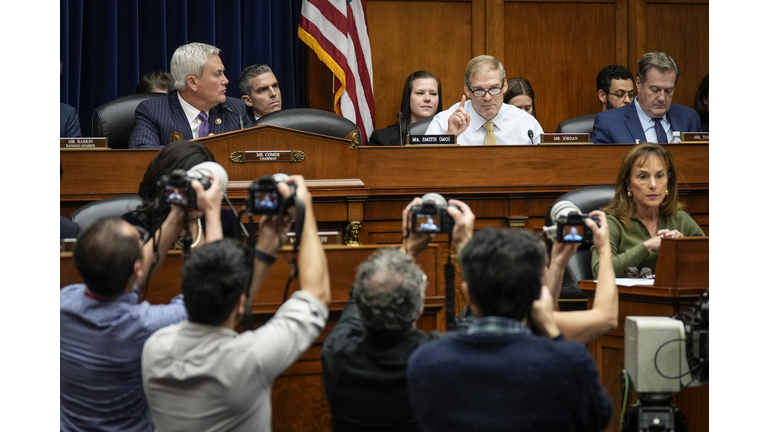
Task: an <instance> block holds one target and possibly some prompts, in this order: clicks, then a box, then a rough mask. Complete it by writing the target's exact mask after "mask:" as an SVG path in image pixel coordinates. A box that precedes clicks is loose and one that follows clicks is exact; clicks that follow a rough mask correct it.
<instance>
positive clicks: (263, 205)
mask: <svg viewBox="0 0 768 432" xmlns="http://www.w3.org/2000/svg"><path fill="white" fill-rule="evenodd" d="M287 179H288V175H287V174H283V173H278V174H275V175H271V176H268V175H267V176H264V177H262V178H260V179H258V180H254V181H253V182H252V183H251V185H250V186H248V197H246V199H245V211H246V212H248V213H250V214H257V215H276V214H281V209H283V210H282V214H285V212H286V210H288V209H289V208H290V207H291V206H293V205H294V202H295V201H294V200H295V197H296V185H294V184H293V183H292V182H291V183H286V184H287V185H288V187H289V188H291V195H290V197H289V198H283V196H282V195H281V194H280V192H279V191H278V190H277V184H278V183H280V182H284V181H286V180H287Z"/></svg>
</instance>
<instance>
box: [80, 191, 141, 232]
mask: <svg viewBox="0 0 768 432" xmlns="http://www.w3.org/2000/svg"><path fill="white" fill-rule="evenodd" d="M140 204H141V198H139V196H138V195H128V196H121V197H113V198H106V199H103V200H99V201H94V202H92V203H90V204H88V205H85V206H83V207H80V208H79V209H77V210H75V212H74V213H72V218H71V219H72V222H75V223H76V224H78V225H80V229H81V230H82V231H85V230H86V229H88V227H89V226H91V224H92V223H94V222H96V220H98V219H100V218H103V217H105V216H118V217H119V216H122V215H123V213H127V212H130V211H134V210H136V207H138V206H139V205H140Z"/></svg>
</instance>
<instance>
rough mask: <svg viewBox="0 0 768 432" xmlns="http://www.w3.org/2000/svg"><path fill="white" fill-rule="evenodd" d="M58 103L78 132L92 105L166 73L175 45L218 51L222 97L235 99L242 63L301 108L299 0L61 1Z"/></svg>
mask: <svg viewBox="0 0 768 432" xmlns="http://www.w3.org/2000/svg"><path fill="white" fill-rule="evenodd" d="M60 1H61V4H60V6H61V9H60V14H61V26H60V32H61V35H60V40H59V43H60V49H61V61H62V63H63V67H62V73H61V79H60V81H61V82H60V85H61V95H60V97H61V101H62V102H64V103H67V104H69V105H72V106H74V107H75V108H76V109H77V111H78V113H79V114H80V125H81V127H82V130H83V135H84V136H90V135H91V116H92V115H93V111H94V109H96V108H97V107H98V106H99V105H101V104H103V103H106V102H109V101H111V100H113V99H115V98H117V97H120V96H125V95H127V94H131V93H133V90H134V88H135V87H136V84H137V83H138V82H139V78H141V76H142V75H143V74H145V73H147V72H149V71H151V70H156V69H157V70H162V71H169V69H170V63H171V56H172V55H173V52H174V51H175V50H176V48H177V47H178V46H180V45H184V44H186V43H189V42H203V43H207V44H211V45H215V46H216V47H218V48H220V49H221V50H222V52H221V60H222V62H223V63H224V68H225V70H226V71H225V75H226V76H227V78H228V79H229V84H228V85H227V96H230V97H240V90H239V88H238V83H237V78H238V75H239V74H240V71H241V70H242V69H243V67H245V66H248V65H251V64H255V63H266V64H268V65H269V66H270V67H271V68H272V70H273V71H274V72H275V76H276V77H277V79H278V81H279V82H280V88H281V90H282V95H283V109H286V108H299V107H304V106H305V84H304V75H305V74H304V71H305V67H304V63H305V61H304V55H305V54H304V53H305V51H304V50H305V46H304V43H303V42H301V41H300V40H299V38H298V33H297V32H298V23H299V15H301V3H302V0H60Z"/></svg>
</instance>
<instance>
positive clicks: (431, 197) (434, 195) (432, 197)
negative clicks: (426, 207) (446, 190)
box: [421, 192, 448, 206]
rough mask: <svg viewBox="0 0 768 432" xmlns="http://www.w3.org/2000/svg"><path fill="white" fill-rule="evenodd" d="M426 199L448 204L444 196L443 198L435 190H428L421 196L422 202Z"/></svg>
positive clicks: (438, 203) (443, 204)
mask: <svg viewBox="0 0 768 432" xmlns="http://www.w3.org/2000/svg"><path fill="white" fill-rule="evenodd" d="M427 201H432V202H433V203H435V204H437V205H441V206H447V205H448V202H447V201H446V200H445V198H443V196H442V195H440V194H439V193H437V192H429V193H427V194H424V196H423V197H421V202H422V204H423V203H425V202H427Z"/></svg>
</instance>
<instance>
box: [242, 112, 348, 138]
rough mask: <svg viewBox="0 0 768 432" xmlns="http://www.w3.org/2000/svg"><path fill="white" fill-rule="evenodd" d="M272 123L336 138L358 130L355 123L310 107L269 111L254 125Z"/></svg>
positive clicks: (345, 136) (344, 136)
mask: <svg viewBox="0 0 768 432" xmlns="http://www.w3.org/2000/svg"><path fill="white" fill-rule="evenodd" d="M260 125H273V126H281V127H285V128H289V129H296V130H300V131H304V132H313V133H317V134H320V135H327V136H332V137H336V138H347V135H349V133H350V132H353V131H358V133H359V129H358V128H357V125H356V124H354V123H353V122H351V121H349V120H347V119H346V118H344V117H342V116H340V115H336V114H334V113H332V112H328V111H322V110H316V109H312V108H294V109H287V110H282V111H275V112H273V113H269V114H267V115H265V116H264V117H261V118H259V119H258V120H256V125H255V126H260Z"/></svg>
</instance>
